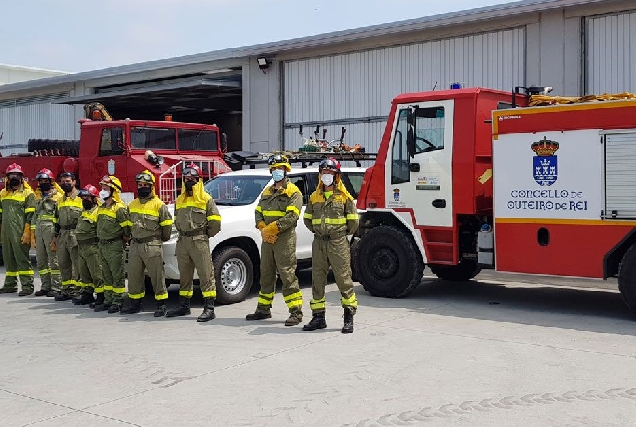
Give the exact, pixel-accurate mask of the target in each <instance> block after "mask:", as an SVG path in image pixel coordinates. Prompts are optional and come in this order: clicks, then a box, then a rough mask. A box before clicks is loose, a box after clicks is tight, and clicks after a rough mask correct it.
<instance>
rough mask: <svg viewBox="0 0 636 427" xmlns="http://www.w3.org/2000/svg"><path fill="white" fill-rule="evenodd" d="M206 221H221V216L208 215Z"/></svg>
mask: <svg viewBox="0 0 636 427" xmlns="http://www.w3.org/2000/svg"><path fill="white" fill-rule="evenodd" d="M206 219H207V220H208V221H221V215H208V217H207V218H206Z"/></svg>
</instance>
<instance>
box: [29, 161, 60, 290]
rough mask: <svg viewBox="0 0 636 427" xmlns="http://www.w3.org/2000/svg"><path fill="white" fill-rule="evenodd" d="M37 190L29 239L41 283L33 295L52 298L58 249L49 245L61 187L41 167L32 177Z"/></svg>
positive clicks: (56, 280) (57, 285) (57, 272)
mask: <svg viewBox="0 0 636 427" xmlns="http://www.w3.org/2000/svg"><path fill="white" fill-rule="evenodd" d="M35 179H36V181H37V182H38V189H37V190H36V191H35V215H33V218H32V220H31V230H32V231H33V233H32V242H31V247H33V248H35V258H36V260H37V265H38V271H39V273H40V280H41V281H42V286H41V287H40V290H39V291H37V292H36V293H35V296H36V297H42V296H46V297H55V296H56V295H57V294H58V293H59V292H60V291H61V289H60V266H59V264H58V262H57V252H55V251H53V249H52V248H51V242H53V239H54V238H55V227H56V222H57V220H56V219H55V213H56V212H57V204H58V203H59V201H60V200H62V189H61V188H60V186H59V185H58V184H57V182H55V175H53V172H51V171H50V170H49V169H46V168H45V169H41V170H40V171H39V172H38V174H37V175H36V176H35Z"/></svg>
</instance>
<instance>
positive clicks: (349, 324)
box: [341, 308, 353, 334]
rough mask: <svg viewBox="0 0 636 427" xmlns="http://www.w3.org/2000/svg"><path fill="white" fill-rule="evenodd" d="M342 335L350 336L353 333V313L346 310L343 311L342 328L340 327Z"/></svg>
mask: <svg viewBox="0 0 636 427" xmlns="http://www.w3.org/2000/svg"><path fill="white" fill-rule="evenodd" d="M341 332H342V333H343V334H350V333H352V332H353V312H352V311H351V310H349V309H348V308H345V309H344V326H343V327H342V331H341Z"/></svg>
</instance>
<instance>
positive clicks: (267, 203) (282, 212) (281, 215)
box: [254, 178, 303, 233]
mask: <svg viewBox="0 0 636 427" xmlns="http://www.w3.org/2000/svg"><path fill="white" fill-rule="evenodd" d="M302 207H303V195H302V193H301V192H300V190H299V189H298V187H296V186H295V185H294V184H292V183H291V182H290V181H289V178H285V179H284V182H283V186H282V187H281V188H280V189H279V190H276V187H275V186H274V184H272V185H270V186H269V187H267V188H265V190H264V191H263V194H262V195H261V199H260V201H259V202H258V206H256V211H255V215H254V217H255V220H256V227H258V223H259V222H261V221H264V222H265V224H270V223H272V222H274V221H276V225H277V226H278V229H279V231H280V233H284V232H285V231H286V230H289V229H292V228H295V227H296V225H297V224H298V218H299V217H300V210H301V209H302Z"/></svg>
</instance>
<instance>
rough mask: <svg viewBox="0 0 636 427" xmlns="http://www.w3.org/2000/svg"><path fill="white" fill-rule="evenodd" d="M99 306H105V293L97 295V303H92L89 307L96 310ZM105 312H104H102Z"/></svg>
mask: <svg viewBox="0 0 636 427" xmlns="http://www.w3.org/2000/svg"><path fill="white" fill-rule="evenodd" d="M98 305H104V293H103V292H100V293H98V294H97V298H95V301H94V302H92V303H91V304H90V305H89V307H90V308H92V309H95V307H97V306H98ZM100 311H103V310H100Z"/></svg>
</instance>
